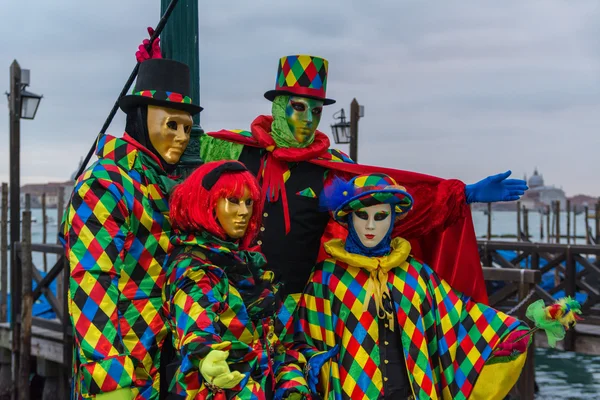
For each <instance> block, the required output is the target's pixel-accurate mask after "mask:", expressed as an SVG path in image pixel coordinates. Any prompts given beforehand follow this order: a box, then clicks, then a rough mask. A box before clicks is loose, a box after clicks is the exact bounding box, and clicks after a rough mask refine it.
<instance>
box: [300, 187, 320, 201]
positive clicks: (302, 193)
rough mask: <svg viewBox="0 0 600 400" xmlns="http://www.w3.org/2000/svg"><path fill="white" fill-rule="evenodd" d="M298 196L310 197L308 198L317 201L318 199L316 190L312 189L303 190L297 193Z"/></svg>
mask: <svg viewBox="0 0 600 400" xmlns="http://www.w3.org/2000/svg"><path fill="white" fill-rule="evenodd" d="M296 195H298V196H304V197H308V198H311V199H316V198H317V194H316V193H315V191H314V190H312V188H306V189H304V190H301V191H299V192H298V193H296Z"/></svg>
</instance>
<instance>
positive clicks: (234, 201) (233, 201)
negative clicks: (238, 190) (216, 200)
mask: <svg viewBox="0 0 600 400" xmlns="http://www.w3.org/2000/svg"><path fill="white" fill-rule="evenodd" d="M227 201H228V202H230V203H233V204H240V199H238V198H237V197H228V198H227Z"/></svg>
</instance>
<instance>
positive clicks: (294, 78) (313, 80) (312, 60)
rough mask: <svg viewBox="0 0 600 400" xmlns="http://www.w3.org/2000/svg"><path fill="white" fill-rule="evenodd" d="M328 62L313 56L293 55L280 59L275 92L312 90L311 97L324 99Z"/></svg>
mask: <svg viewBox="0 0 600 400" xmlns="http://www.w3.org/2000/svg"><path fill="white" fill-rule="evenodd" d="M328 65H329V63H328V61H327V60H325V59H323V58H321V57H315V56H309V55H293V56H287V57H282V58H281V59H280V60H279V68H278V70H277V81H276V84H275V89H276V90H286V89H290V88H298V87H301V88H308V89H313V90H314V91H313V92H312V93H313V95H318V96H321V97H325V92H326V90H327V69H328Z"/></svg>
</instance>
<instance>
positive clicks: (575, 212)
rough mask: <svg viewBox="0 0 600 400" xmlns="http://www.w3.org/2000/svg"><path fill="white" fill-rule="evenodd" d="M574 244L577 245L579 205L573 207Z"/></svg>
mask: <svg viewBox="0 0 600 400" xmlns="http://www.w3.org/2000/svg"><path fill="white" fill-rule="evenodd" d="M573 243H575V244H577V205H575V204H574V205H573Z"/></svg>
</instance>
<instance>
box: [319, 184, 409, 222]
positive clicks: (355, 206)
mask: <svg viewBox="0 0 600 400" xmlns="http://www.w3.org/2000/svg"><path fill="white" fill-rule="evenodd" d="M324 197H325V199H324V204H323V205H324V206H325V208H328V209H329V210H330V211H332V212H333V218H334V219H335V220H336V221H339V222H345V221H346V218H347V216H348V215H349V214H350V213H352V212H354V211H357V210H360V209H361V208H365V207H370V206H374V205H378V204H390V205H391V206H392V207H395V211H396V219H401V218H404V217H405V216H406V213H407V212H408V211H410V209H411V208H412V205H413V198H412V196H411V195H410V194H408V192H407V191H406V189H405V188H404V187H403V186H400V185H398V184H397V183H396V181H395V180H394V179H393V178H392V177H390V176H388V175H385V174H366V175H359V176H356V177H354V178H352V179H351V180H350V181H343V180H341V179H340V180H337V181H334V183H333V184H332V185H331V186H330V187H329V188H327V189H326V190H325V196H324Z"/></svg>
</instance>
